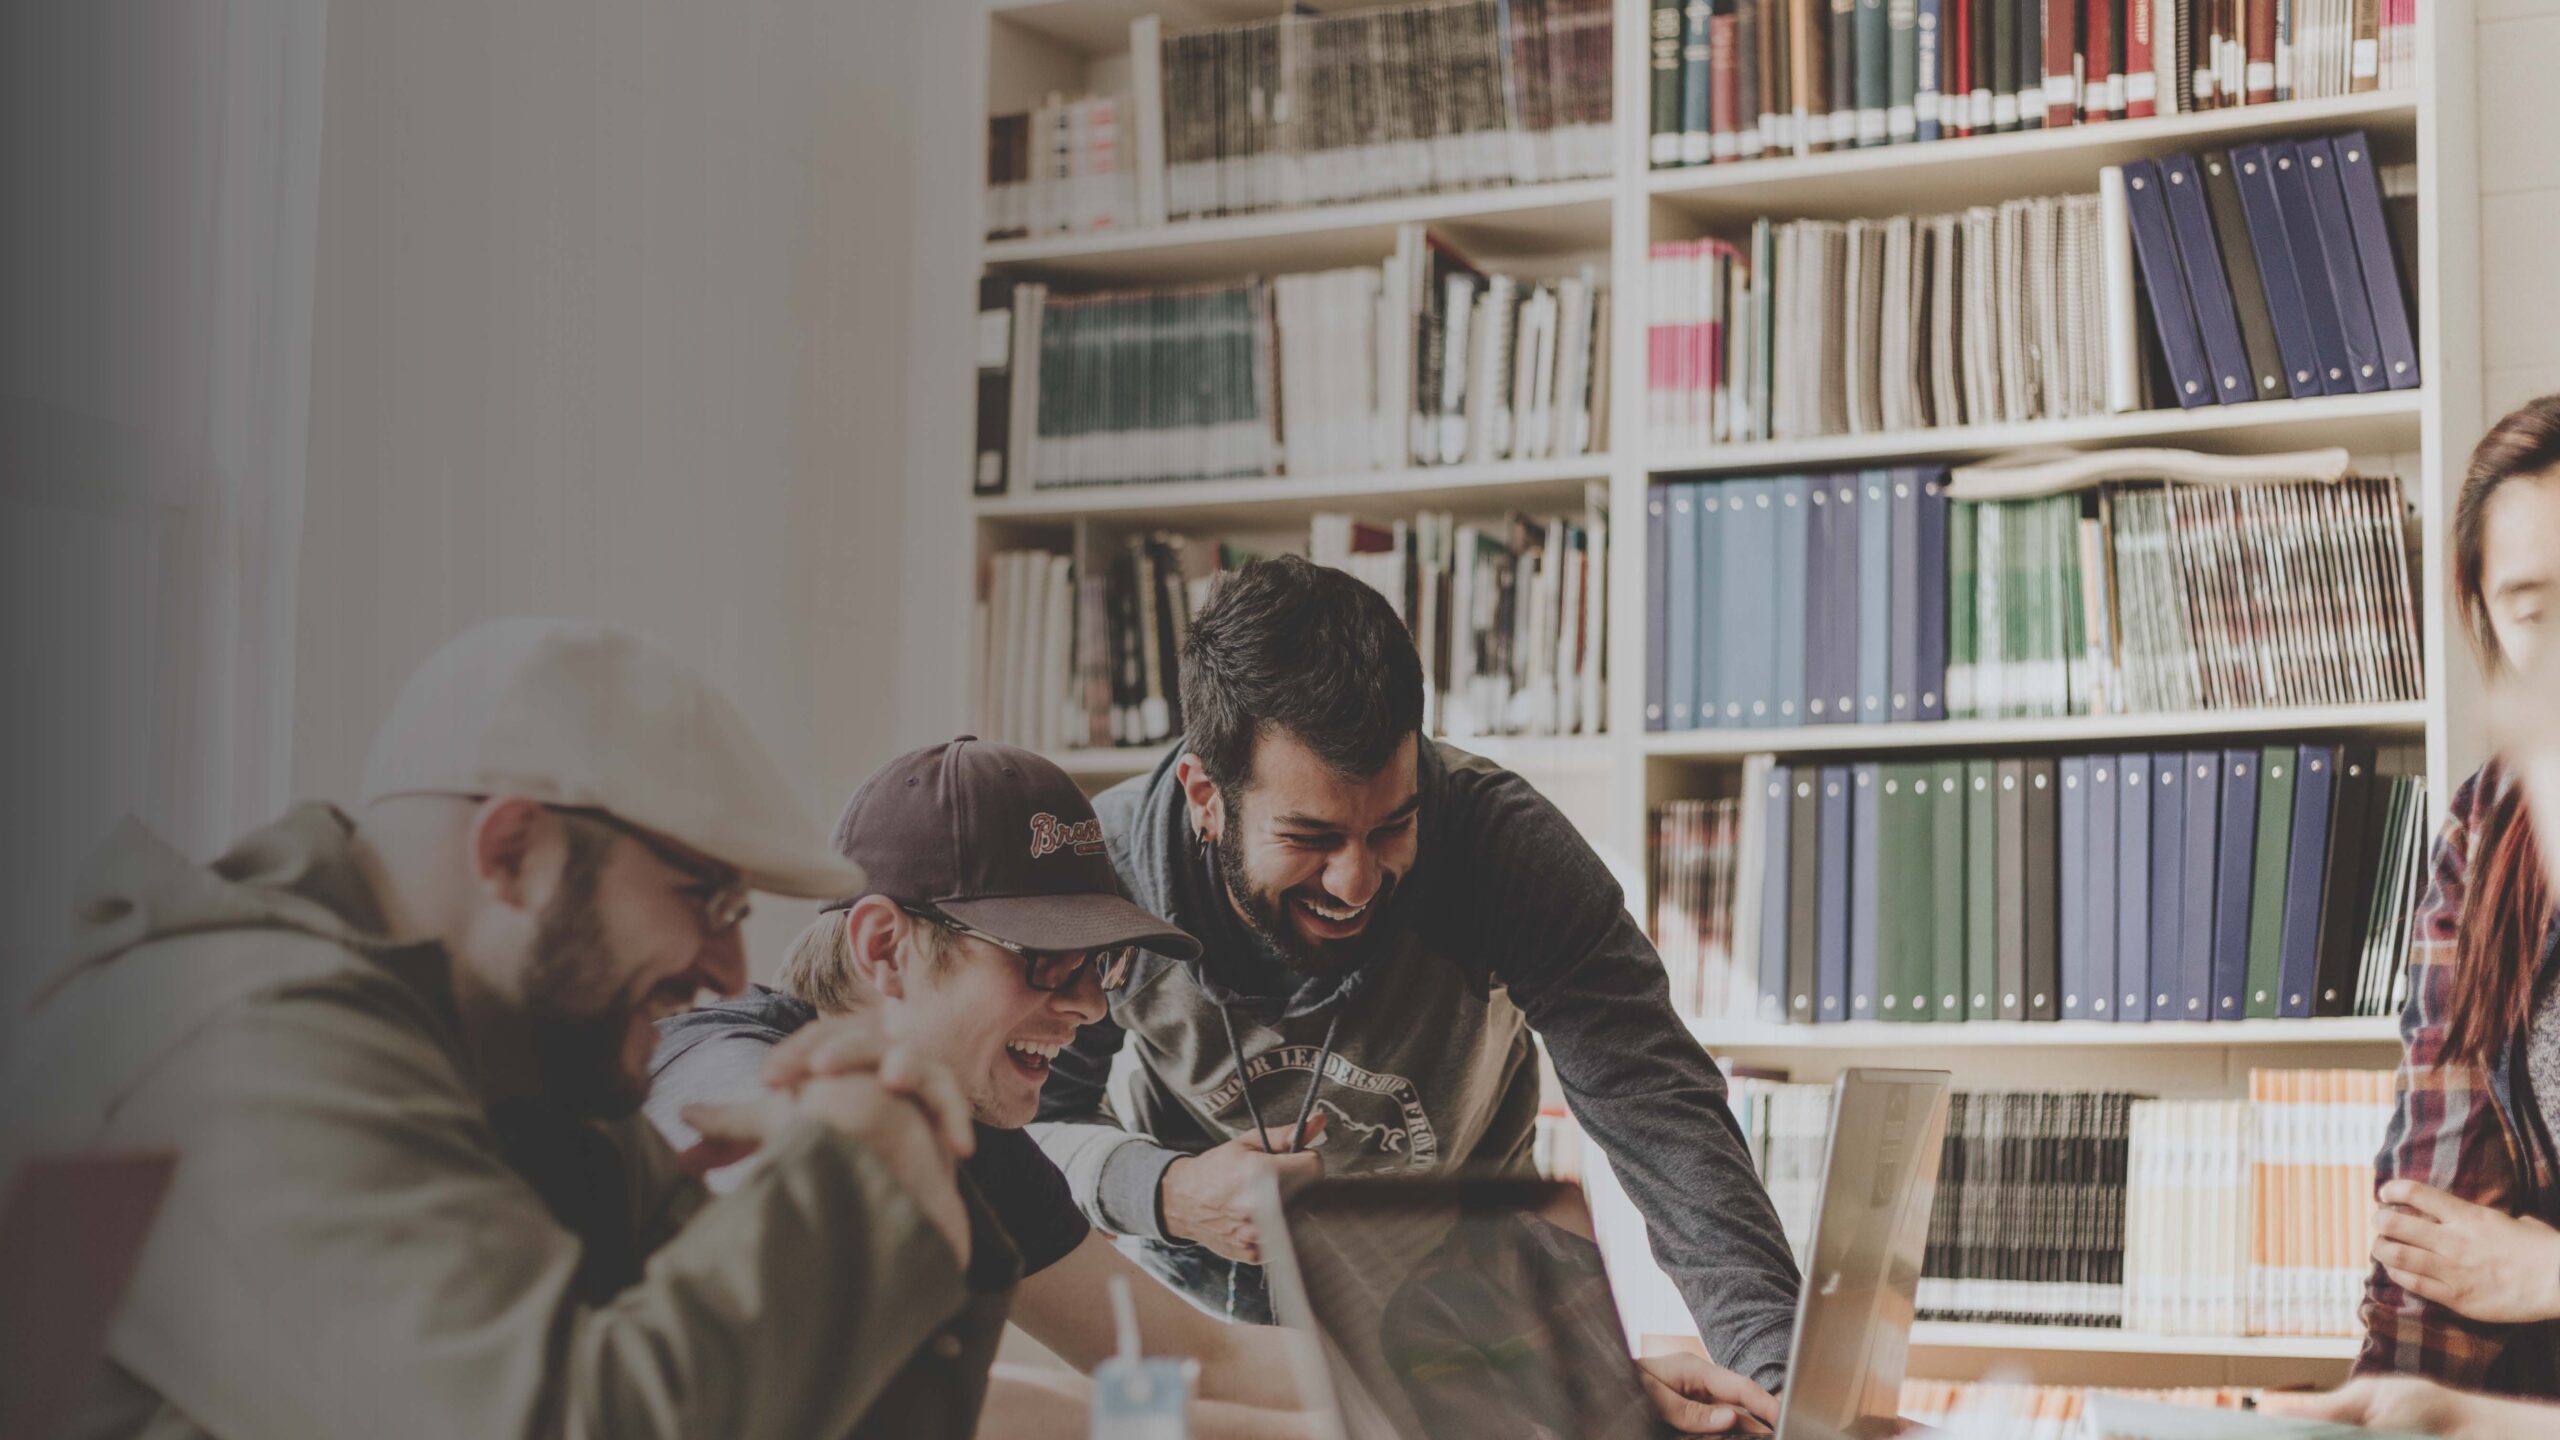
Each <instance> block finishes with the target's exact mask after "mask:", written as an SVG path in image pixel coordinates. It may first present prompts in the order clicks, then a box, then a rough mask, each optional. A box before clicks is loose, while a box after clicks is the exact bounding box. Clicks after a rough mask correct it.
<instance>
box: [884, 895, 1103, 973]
mask: <svg viewBox="0 0 2560 1440" xmlns="http://www.w3.org/2000/svg"><path fill="white" fill-rule="evenodd" d="M898 908H899V909H901V910H904V911H906V912H907V913H908V914H910V915H913V916H914V917H916V918H917V919H919V920H922V921H924V922H925V923H927V924H930V925H939V926H941V927H942V928H943V929H945V930H948V931H950V932H951V933H952V934H954V935H965V936H967V937H968V938H970V939H972V940H984V941H986V942H987V943H988V944H990V945H993V946H994V947H996V948H997V949H999V950H1005V951H1010V952H1011V953H1013V954H1015V955H1018V956H1020V957H1022V979H1023V983H1025V984H1027V985H1029V986H1030V987H1031V988H1032V989H1034V990H1039V991H1042V992H1045V993H1048V994H1055V993H1057V992H1058V991H1060V990H1064V989H1067V988H1068V987H1070V986H1072V985H1074V984H1075V983H1076V982H1077V981H1078V980H1081V979H1083V978H1084V973H1085V971H1087V970H1091V971H1093V973H1094V977H1095V979H1097V980H1098V981H1100V982H1101V985H1102V988H1103V989H1105V990H1117V989H1119V988H1120V987H1121V986H1122V985H1123V984H1126V983H1127V982H1128V979H1129V966H1130V962H1132V961H1134V960H1135V959H1137V956H1138V947H1137V946H1135V945H1114V946H1110V947H1108V948H1105V949H1101V950H1034V949H1032V948H1030V947H1029V946H1026V945H1016V944H1014V943H1013V942H1012V941H1010V940H1001V939H998V938H997V937H995V936H993V935H990V934H988V933H987V932H986V931H984V930H980V929H978V928H976V927H974V926H971V925H966V924H963V923H961V922H960V921H958V920H954V919H952V918H951V917H950V916H948V915H945V914H943V913H942V912H941V911H939V910H926V909H921V908H919V907H917V906H914V905H901V906H899V907H898Z"/></svg>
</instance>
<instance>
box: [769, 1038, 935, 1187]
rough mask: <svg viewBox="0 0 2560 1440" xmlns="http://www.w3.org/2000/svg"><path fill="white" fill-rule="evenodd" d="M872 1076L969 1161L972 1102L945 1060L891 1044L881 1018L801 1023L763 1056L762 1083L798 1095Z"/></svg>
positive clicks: (912, 1048) (907, 1046) (906, 1046)
mask: <svg viewBox="0 0 2560 1440" xmlns="http://www.w3.org/2000/svg"><path fill="white" fill-rule="evenodd" d="M860 1074H871V1075H876V1076H878V1077H879V1081H880V1083H881V1084H882V1085H883V1086H885V1087H887V1089H888V1091H889V1093H890V1094H892V1095H901V1096H904V1097H906V1098H907V1099H910V1100H913V1101H915V1102H916V1103H917V1104H918V1105H921V1106H923V1107H924V1109H925V1111H926V1113H928V1114H929V1115H931V1116H932V1117H933V1119H934V1122H935V1123H936V1124H937V1125H939V1126H940V1127H941V1130H942V1134H943V1137H944V1139H945V1140H947V1141H948V1142H949V1144H950V1146H951V1152H952V1153H953V1154H955V1155H958V1156H961V1157H963V1158H966V1157H967V1156H969V1155H970V1154H972V1153H973V1152H975V1151H976V1150H977V1148H978V1132H977V1130H976V1129H975V1128H974V1127H973V1126H972V1125H971V1124H970V1120H969V1100H968V1096H967V1094H966V1093H965V1092H963V1091H962V1090H961V1088H960V1082H959V1081H958V1080H956V1079H954V1078H953V1077H952V1074H951V1071H950V1069H949V1068H948V1067H946V1066H944V1065H943V1064H942V1062H941V1061H939V1060H935V1059H933V1058H931V1057H929V1056H927V1055H924V1054H922V1053H920V1052H919V1051H917V1050H916V1049H915V1048H914V1047H913V1046H909V1045H900V1044H895V1043H892V1042H891V1040H890V1039H889V1035H888V1032H887V1031H886V1030H885V1029H883V1028H882V1027H881V1024H880V1017H878V1016H877V1015H871V1014H863V1015H842V1016H837V1017H836V1018H834V1019H830V1020H819V1021H815V1022H813V1023H811V1024H807V1025H803V1026H801V1027H800V1028H799V1029H797V1030H794V1031H793V1032H791V1034H790V1035H788V1036H786V1037H784V1039H783V1041H782V1043H781V1044H779V1045H776V1046H774V1047H773V1050H772V1052H771V1053H770V1054H768V1055H766V1056H765V1061H764V1083H765V1085H766V1086H767V1087H768V1088H770V1089H774V1090H781V1091H786V1092H789V1091H796V1090H798V1089H799V1088H800V1087H801V1086H802V1085H804V1084H806V1083H808V1082H809V1081H810V1080H812V1079H815V1078H817V1077H819V1076H825V1075H860Z"/></svg>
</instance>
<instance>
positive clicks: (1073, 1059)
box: [1031, 1015, 1182, 1240]
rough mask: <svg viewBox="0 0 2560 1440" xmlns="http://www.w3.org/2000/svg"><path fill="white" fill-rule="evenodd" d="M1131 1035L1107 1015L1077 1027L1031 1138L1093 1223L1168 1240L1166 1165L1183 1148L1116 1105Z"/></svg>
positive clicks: (1046, 1089) (1045, 1089) (1054, 1068)
mask: <svg viewBox="0 0 2560 1440" xmlns="http://www.w3.org/2000/svg"><path fill="white" fill-rule="evenodd" d="M1126 1038H1127V1032H1125V1031H1123V1030H1122V1029H1121V1028H1120V1027H1119V1026H1118V1025H1117V1024H1115V1023H1113V1022H1112V1020H1111V1018H1110V1017H1109V1016H1107V1015H1106V1016H1104V1017H1103V1018H1102V1019H1100V1020H1096V1021H1095V1022H1093V1023H1092V1024H1090V1025H1087V1026H1085V1027H1084V1028H1083V1029H1082V1030H1079V1031H1077V1032H1076V1038H1075V1041H1074V1043H1072V1044H1070V1045H1068V1046H1067V1048H1066V1049H1064V1050H1061V1051H1059V1052H1058V1058H1057V1060H1056V1061H1054V1062H1053V1063H1052V1065H1051V1068H1050V1071H1049V1080H1048V1083H1047V1084H1045V1085H1042V1086H1041V1087H1040V1118H1039V1120H1038V1121H1036V1122H1034V1123H1033V1124H1032V1126H1031V1138H1032V1139H1034V1140H1037V1141H1038V1142H1040V1148H1041V1149H1042V1150H1044V1151H1046V1152H1048V1156H1049V1160H1050V1163H1052V1164H1054V1165H1056V1166H1057V1167H1058V1168H1059V1169H1060V1170H1061V1171H1064V1172H1065V1174H1066V1177H1067V1187H1068V1188H1069V1189H1070V1190H1073V1191H1074V1192H1075V1197H1076V1204H1077V1205H1078V1206H1079V1207H1081V1208H1082V1209H1083V1210H1084V1214H1085V1218H1086V1219H1087V1220H1090V1221H1092V1222H1093V1224H1094V1226H1095V1228H1097V1229H1101V1230H1106V1231H1108V1232H1110V1233H1111V1234H1114V1235H1134V1236H1136V1237H1138V1238H1139V1239H1142V1240H1164V1239H1167V1238H1169V1237H1167V1236H1166V1234H1165V1233H1164V1205H1163V1201H1162V1194H1163V1187H1164V1172H1165V1171H1166V1170H1168V1169H1170V1168H1172V1165H1173V1162H1174V1161H1176V1160H1179V1159H1181V1158H1182V1152H1181V1151H1179V1150H1168V1149H1166V1148H1164V1147H1163V1146H1161V1145H1158V1144H1156V1143H1155V1142H1154V1141H1152V1140H1149V1139H1148V1138H1147V1137H1146V1136H1144V1135H1140V1134H1138V1133H1137V1132H1135V1131H1133V1130H1130V1129H1128V1128H1126V1127H1124V1126H1123V1125H1122V1124H1121V1123H1120V1119H1119V1117H1118V1116H1116V1115H1114V1114H1112V1113H1111V1099H1110V1095H1109V1093H1108V1091H1109V1085H1110V1080H1111V1061H1112V1057H1114V1056H1116V1055H1118V1054H1119V1053H1120V1045H1121V1042H1122V1041H1123V1040H1125V1039H1126Z"/></svg>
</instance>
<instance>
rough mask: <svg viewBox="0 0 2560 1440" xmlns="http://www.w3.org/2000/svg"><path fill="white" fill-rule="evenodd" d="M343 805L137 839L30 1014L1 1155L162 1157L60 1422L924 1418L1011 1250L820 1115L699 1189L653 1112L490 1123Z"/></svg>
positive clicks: (503, 1113) (968, 1375)
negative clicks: (197, 858) (376, 891)
mask: <svg viewBox="0 0 2560 1440" xmlns="http://www.w3.org/2000/svg"><path fill="white" fill-rule="evenodd" d="M352 833H353V831H352V826H351V825H350V823H349V822H348V820H347V818H346V817H345V816H344V815H342V814H340V813H339V812H337V811H336V810H333V809H330V808H329V807H327V806H322V805H308V806H303V807H300V808H297V809H295V810H293V811H291V812H289V813H288V814H286V815H285V817H284V818H283V819H281V820H280V821H278V822H277V823H275V824H274V825H272V826H269V827H268V828H266V829H264V830H262V831H260V832H258V833H257V834H255V835H252V836H250V837H249V838H248V839H247V840H245V841H243V842H241V843H240V844H239V845H238V846H237V847H235V848H234V849H233V850H232V851H231V852H230V853H229V854H227V855H225V856H224V857H223V858H222V859H220V860H219V861H216V862H215V863H214V864H213V865H212V866H210V867H203V866H198V865H195V864H192V863H191V862H189V861H188V860H187V859H186V858H185V857H184V856H183V855H181V854H179V853H178V852H177V851H175V850H174V849H172V848H171V847H170V846H168V845H167V844H166V843H165V842H163V841H161V840H160V839H158V838H157V837H156V836H153V835H151V834H150V833H149V832H148V831H146V830H144V829H143V828H142V827H141V826H139V825H133V824H128V825H127V826H126V827H125V828H124V829H122V830H121V831H120V832H119V833H118V834H117V835H116V837H115V838H114V839H113V841H111V843H110V844H109V845H108V846H107V848H106V850H105V851H104V852H103V854H102V855H101V856H100V857H99V859H98V861H97V862H96V863H95V865H94V867H93V874H92V878H91V879H90V881H89V882H88V883H87V884H85V885H84V886H83V891H82V894H81V896H80V899H79V915H78V917H77V920H78V924H79V926H80V932H81V933H80V941H79V944H78V946H77V949H76V954H75V956H74V958H73V959H72V960H71V962H70V963H69V964H68V965H67V966H66V967H64V969H63V971H62V972H61V973H60V974H59V975H58V976H56V977H55V978H54V979H53V980H52V981H51V982H50V983H49V984H48V986H47V987H46V989H45V991H44V992H43V993H42V994H41V995H40V996H39V998H38V1000H37V1002H36V1006H35V1009H34V1010H33V1012H32V1013H31V1014H30V1015H28V1016H26V1017H24V1018H25V1020H26V1022H27V1023H26V1024H24V1025H23V1026H22V1027H21V1033H22V1035H23V1036H24V1037H25V1040H26V1043H25V1045H24V1046H23V1047H22V1049H21V1054H20V1055H19V1057H18V1062H19V1064H20V1065H21V1066H22V1067H24V1068H22V1069H21V1070H20V1072H19V1074H18V1076H17V1078H15V1079H13V1081H12V1086H11V1093H12V1095H13V1096H15V1097H17V1099H16V1100H15V1102H14V1104H13V1106H12V1107H11V1108H12V1110H13V1111H14V1112H15V1113H14V1114H13V1116H12V1121H11V1130H12V1132H13V1133H12V1134H11V1135H10V1136H9V1137H8V1144H7V1147H6V1148H5V1149H0V1162H6V1161H7V1160H8V1159H9V1158H10V1156H12V1155H23V1154H25V1153H28V1152H29V1151H30V1150H32V1149H48V1150H58V1149H66V1148H81V1147H91V1146H97V1147H112V1148H134V1147H147V1148H169V1149H174V1150H175V1151H176V1152H177V1155H178V1164H177V1169H176V1177H175V1180H174V1181H173V1183H172V1187H171V1190H170V1193H169V1196H168V1199H167V1202H166V1204H165V1205H164V1206H163V1208H162V1210H161V1212H160V1215H159V1219H158V1221H157V1223H156V1225H155V1227H154V1230H153V1232H152V1235H151V1238H150V1240H149V1242H148V1244H147V1246H146V1248H145V1252H144V1254H143V1257H142V1261H141V1265H140V1268H139V1270H138V1271H137V1273H136V1275H135V1278H134V1281H133V1284H132V1287H131V1289H130V1290H129V1291H128V1292H127V1295H126V1297H125V1303H124V1306H123V1309H122V1311H121V1312H120V1313H119V1315H118V1317H117V1320H116V1322H115V1325H114V1328H113V1330H112V1331H111V1333H110V1336H109V1344H108V1363H107V1365H106V1366H105V1367H104V1369H103V1371H102V1373H101V1375H100V1378H99V1380H98V1381H97V1382H96V1384H95V1385H94V1386H93V1387H92V1389H91V1391H90V1392H89V1395H88V1397H87V1400H86V1401H85V1403H84V1406H83V1409H82V1411H81V1413H80V1415H79V1417H78V1418H77V1420H76V1421H75V1422H74V1424H73V1426H72V1433H73V1434H74V1435H75V1436H130V1435H141V1434H148V1435H150V1436H152V1437H154V1440H163V1437H185V1436H199V1435H202V1436H223V1437H229V1440H321V1437H340V1436H348V1435H367V1436H377V1437H388V1436H418V1437H422V1440H424V1437H434V1440H449V1437H455V1436H475V1437H496V1436H553V1435H562V1436H566V1435H597V1436H605V1435H610V1436H614V1437H643V1436H676V1435H687V1436H698V1435H718V1436H724V1437H726V1436H737V1437H745V1436H775V1437H783V1436H790V1437H810V1436H845V1435H860V1436H872V1435H877V1436H884V1437H885V1436H892V1435H895V1436H934V1435H954V1436H958V1435H966V1434H968V1433H969V1432H970V1430H971V1429H972V1428H973V1427H974V1424H975V1420H976V1415H977V1409H978V1404H979V1401H980V1399H981V1398H982V1396H983V1390H984V1381H985V1375H986V1370H987V1365H988V1362H989V1360H990V1359H991V1358H992V1355H993V1351H994V1346H995V1341H996V1338H997V1335H998V1332H999V1331H1000V1330H1001V1328H1002V1321H1003V1313H1004V1305H1005V1301H1006V1298H1007V1296H1008V1294H1009V1291H1010V1288H1011V1285H1012V1283H1013V1275H1014V1271H1015V1269H1016V1268H1017V1263H1018V1262H1016V1261H1015V1259H1014V1257H1013V1254H1012V1251H1011V1249H1010V1247H1009V1246H1007V1245H1006V1244H1005V1243H1004V1241H1003V1240H1002V1239H1001V1237H1000V1235H998V1234H997V1233H996V1231H995V1228H994V1227H993V1226H992V1225H991V1224H990V1223H988V1222H987V1221H986V1219H985V1216H984V1207H983V1206H981V1205H978V1204H977V1203H976V1201H975V1199H974V1197H972V1200H971V1206H972V1215H973V1219H974V1220H976V1221H977V1223H976V1225H975V1227H974V1228H975V1231H976V1240H975V1245H974V1249H975V1251H976V1260H975V1262H974V1263H973V1264H972V1266H971V1267H970V1272H969V1273H968V1274H967V1275H965V1276H964V1275H963V1273H962V1271H961V1268H960V1266H959V1265H958V1264H957V1263H955V1261H954V1258H953V1256H952V1253H951V1249H950V1247H949V1246H948V1245H947V1244H946V1243H944V1241H943V1240H942V1239H941V1238H940V1236H939V1234H938V1232H936V1231H935V1230H934V1229H933V1227H932V1226H931V1225H930V1224H929V1223H927V1222H926V1221H925V1219H924V1218H923V1215H922V1213H921V1212H920V1211H919V1210H918V1209H917V1207H916V1205H915V1204H914V1202H913V1201H912V1200H910V1199H909V1198H908V1196H907V1195H906V1193H905V1192H904V1191H903V1190H902V1189H901V1188H900V1187H899V1186H898V1184H897V1183H896V1182H895V1181H894V1180H893V1179H892V1178H891V1176H890V1173H889V1171H888V1170H887V1168H886V1167H885V1166H883V1165H882V1164H881V1163H880V1161H879V1160H878V1159H877V1158H876V1157H875V1156H873V1155H872V1154H871V1153H870V1152H869V1151H868V1150H867V1149H865V1148H864V1147H863V1146H862V1145H860V1144H859V1143H857V1142H855V1141H853V1140H851V1139H849V1138H847V1137H846V1136H844V1135H842V1134H840V1133H838V1132H835V1131H833V1130H830V1129H827V1128H825V1127H823V1126H820V1125H817V1124H815V1123H802V1124H799V1125H797V1126H795V1127H793V1128H791V1129H789V1130H787V1131H786V1132H785V1133H784V1134H783V1135H782V1136H781V1137H780V1138H778V1139H777V1140H776V1141H775V1143H774V1144H773V1145H772V1146H771V1147H770V1153H769V1155H768V1157H767V1161H766V1163H765V1164H764V1165H763V1166H761V1167H760V1168H759V1169H758V1170H757V1172H756V1173H755V1174H754V1176H753V1177H752V1178H750V1179H748V1180H747V1181H746V1182H745V1183H744V1184H742V1185H741V1186H740V1187H739V1188H738V1189H737V1191H736V1192H735V1193H733V1194H731V1195H728V1196H725V1197H723V1198H721V1199H719V1200H717V1201H712V1200H710V1199H709V1197H708V1196H707V1194H706V1193H705V1192H704V1190H703V1189H702V1187H701V1186H700V1184H699V1183H698V1182H696V1181H694V1180H692V1179H690V1178H687V1177H685V1176H683V1175H682V1174H680V1173H679V1172H678V1170H677V1168H676V1166H675V1163H674V1156H673V1154H672V1152H670V1151H669V1150H668V1149H667V1147H666V1145H665V1143H664V1142H663V1141H661V1140H660V1139H659V1138H658V1136H657V1134H656V1133H655V1131H654V1130H653V1129H652V1127H651V1126H650V1125H649V1124H648V1123H647V1122H646V1121H645V1120H643V1119H641V1118H639V1117H637V1116H633V1117H630V1118H627V1119H623V1120H617V1121H611V1122H591V1121H582V1120H571V1119H566V1118H559V1117H543V1116H541V1115H540V1114H539V1113H538V1112H530V1111H529V1110H527V1111H521V1112H520V1110H519V1109H518V1108H517V1107H499V1108H496V1109H493V1107H492V1106H491V1105H490V1103H489V1102H488V1101H487V1100H486V1099H485V1098H484V1096H483V1094H482V1093H481V1091H480V1090H479V1089H478V1088H477V1087H476V1086H475V1085H474V1083H473V1081H472V1078H471V1075H470V1072H469V1068H468V1065H467V1062H466V1059H465V1052H464V1049H463V1046H462V1041H461V1035H460V1031H459V1028H458V1026H457V1024H456V1021H455V1016H454V1010H453V1003H452V996H451V988H450V985H449V981H448V970H447V961H446V957H445V955H444V952H443V951H442V950H441V949H440V948H439V947H437V946H434V945H432V944H402V943H399V942H397V941H395V940H393V939H391V938H389V937H386V936H384V935H382V934H380V933H379V932H380V928H381V926H380V921H379V917H378V912H377V909H376V906H375V904H374V900H373V896H372V893H371V890H370V888H369V887H368V886H367V885H366V883H365V881H364V878H363V875H362V872H361V871H360V869H359V868H358V866H357V864H356V857H355V851H354V848H353V846H352V845H351V844H350V837H351V835H352Z"/></svg>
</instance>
